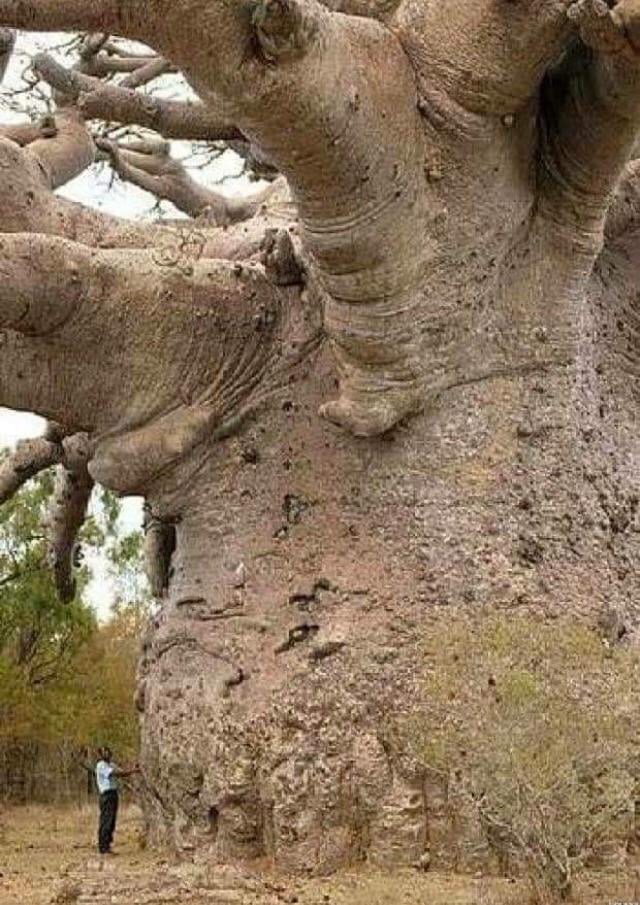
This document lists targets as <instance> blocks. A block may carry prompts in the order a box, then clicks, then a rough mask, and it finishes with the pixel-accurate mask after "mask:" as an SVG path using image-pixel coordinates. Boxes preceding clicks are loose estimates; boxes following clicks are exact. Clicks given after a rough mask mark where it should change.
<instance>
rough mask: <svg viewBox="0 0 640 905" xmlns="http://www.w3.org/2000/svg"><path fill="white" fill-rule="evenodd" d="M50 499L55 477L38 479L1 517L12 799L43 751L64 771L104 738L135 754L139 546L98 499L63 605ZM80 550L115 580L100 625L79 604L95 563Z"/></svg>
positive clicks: (3, 707)
mask: <svg viewBox="0 0 640 905" xmlns="http://www.w3.org/2000/svg"><path fill="white" fill-rule="evenodd" d="M4 455H6V453H5V454H3V456H4ZM53 493H54V479H53V475H52V473H51V472H50V471H46V472H42V473H41V474H40V475H38V476H37V477H35V478H34V479H33V480H32V481H30V482H29V483H28V484H27V485H25V487H23V488H22V490H21V491H20V493H18V494H17V495H16V496H14V497H13V498H12V499H11V500H10V501H9V502H8V503H7V504H6V505H5V506H4V507H3V508H2V509H0V749H1V750H2V756H3V760H4V764H5V774H6V778H5V783H4V784H5V786H7V789H6V790H5V791H9V792H10V793H12V792H15V790H12V789H11V785H12V781H13V780H16V778H18V779H19V778H20V777H22V779H21V780H20V783H21V784H22V785H24V783H25V779H24V777H25V774H29V772H30V771H31V772H33V771H34V770H35V760H36V758H37V757H38V756H40V755H41V754H42V751H43V749H46V751H47V752H49V755H48V756H51V752H57V756H58V763H59V764H60V763H62V762H63V761H64V764H65V767H64V769H65V772H67V771H68V763H69V759H70V757H71V756H73V757H74V758H75V756H76V755H77V752H78V751H80V750H81V749H84V748H86V747H92V746H95V745H97V744H99V743H101V742H103V741H105V740H106V739H109V740H110V743H111V744H113V745H114V746H117V747H118V749H119V750H120V751H122V752H123V753H124V754H125V755H126V756H129V755H133V754H135V752H136V749H137V735H138V729H137V717H136V713H135V708H134V705H133V691H134V683H135V664H136V657H137V650H138V638H139V635H140V630H141V627H142V624H143V621H144V619H145V616H146V611H147V603H146V596H145V588H144V580H143V578H142V569H141V555H142V538H141V535H140V534H139V533H136V532H132V533H130V534H124V535H123V534H122V532H121V531H120V530H119V526H118V520H119V515H120V504H119V502H118V500H117V499H116V498H115V497H114V496H113V495H112V494H108V493H107V492H104V493H102V494H101V495H100V497H99V499H98V500H97V501H96V506H95V507H94V511H93V513H92V514H91V515H90V517H89V518H88V519H87V520H86V522H85V524H84V526H83V529H82V532H81V534H80V536H79V546H78V549H77V551H76V553H75V556H74V558H75V561H76V569H75V574H74V579H75V595H74V597H73V599H72V600H70V601H69V602H63V601H62V600H61V599H60V596H59V594H58V593H57V589H56V586H55V580H54V576H53V573H52V571H51V570H50V568H49V562H48V556H49V554H48V545H47V538H46V533H45V531H44V530H43V524H44V522H45V520H46V518H47V512H48V511H49V509H50V505H51V499H52V495H53ZM83 549H84V550H89V551H93V553H100V554H101V555H103V556H105V557H106V558H107V560H108V562H109V563H110V565H111V569H112V571H113V573H114V580H115V581H116V593H117V602H116V604H115V605H114V610H113V613H112V614H111V618H110V619H109V620H107V621H106V622H105V623H103V624H101V623H100V622H99V621H98V619H97V617H96V614H95V612H94V610H93V609H92V607H91V605H90V603H89V602H88V601H87V599H86V590H87V586H88V584H89V582H90V580H91V578H92V571H91V567H90V565H89V564H88V563H90V562H91V560H92V557H91V556H89V557H87V558H86V559H85V558H84V556H83V554H82V552H81V551H82V550H83ZM63 755H64V756H63Z"/></svg>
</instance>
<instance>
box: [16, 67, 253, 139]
mask: <svg viewBox="0 0 640 905" xmlns="http://www.w3.org/2000/svg"><path fill="white" fill-rule="evenodd" d="M33 67H34V70H35V71H36V72H37V73H38V75H39V76H40V77H41V78H43V79H44V80H45V81H46V82H48V84H49V85H51V87H52V88H54V89H55V90H57V91H60V92H61V93H62V94H64V95H65V96H66V97H67V98H69V100H70V101H72V102H74V103H77V104H78V108H79V110H80V111H81V113H82V115H83V116H84V117H85V119H103V120H107V121H112V122H118V123H122V124H123V125H137V126H143V127H144V128H147V129H153V130H154V131H156V132H159V133H160V134H161V135H162V136H164V138H174V139H184V140H194V141H226V140H238V139H242V137H243V136H242V134H241V132H239V130H238V129H237V128H236V126H235V125H233V124H232V123H230V122H229V121H228V120H227V119H225V118H224V117H223V116H222V115H221V114H220V112H216V110H215V109H211V108H210V107H205V106H204V104H201V103H193V104H188V103H182V102H179V101H169V100H163V99H161V98H154V97H151V96H149V95H146V94H139V93H138V92H136V91H134V90H133V89H132V88H124V87H122V86H120V85H105V84H103V83H102V82H101V81H100V80H99V79H96V78H93V77H92V76H88V75H84V74H83V73H81V72H78V71H77V70H69V69H65V67H64V66H61V65H60V64H59V63H57V62H56V61H55V60H53V59H52V58H51V57H49V56H48V55H47V54H39V55H38V56H37V57H36V59H35V60H34V63H33Z"/></svg>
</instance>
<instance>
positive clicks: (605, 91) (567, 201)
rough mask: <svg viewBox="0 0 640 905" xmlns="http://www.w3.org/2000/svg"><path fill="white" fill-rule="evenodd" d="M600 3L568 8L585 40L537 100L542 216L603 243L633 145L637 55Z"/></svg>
mask: <svg viewBox="0 0 640 905" xmlns="http://www.w3.org/2000/svg"><path fill="white" fill-rule="evenodd" d="M615 12H616V10H614V11H613V12H612V11H611V10H609V8H608V7H607V6H606V4H604V3H603V2H602V0H588V2H580V3H579V4H576V6H575V7H573V16H574V21H575V22H576V24H577V25H578V26H579V27H580V29H581V34H582V37H583V39H584V40H585V41H586V40H588V41H590V42H591V44H592V45H593V46H592V47H585V46H584V44H581V45H579V46H576V47H575V48H574V50H573V51H572V52H571V53H570V54H569V55H567V57H566V58H565V59H564V61H563V62H562V64H561V65H560V66H559V67H558V68H557V69H556V70H555V71H554V72H553V73H552V74H551V75H550V76H549V78H548V80H547V82H546V84H545V90H544V92H543V98H542V109H543V118H542V125H543V139H542V153H543V158H542V159H543V171H542V181H541V187H540V190H541V195H540V205H539V209H540V213H541V215H542V216H543V217H547V218H549V219H551V220H553V221H554V222H555V223H558V224H564V225H565V226H567V225H568V226H570V227H575V228H576V230H577V234H578V235H582V236H583V238H584V240H585V241H586V242H587V244H589V243H593V241H594V240H595V241H596V242H597V243H599V242H600V241H601V238H602V229H603V226H604V218H605V215H606V212H607V208H608V206H609V198H610V195H611V193H612V192H613V191H614V189H615V187H616V185H617V184H618V181H619V179H620V176H621V174H622V172H623V170H624V167H625V164H626V162H627V160H628V158H629V154H630V153H631V150H632V149H633V147H634V144H635V142H636V138H637V134H638V127H639V123H640V55H638V54H636V53H635V51H634V50H633V49H632V48H631V47H630V45H629V41H628V37H627V33H626V30H625V29H624V28H623V27H622V25H621V24H620V20H619V19H616V18H615V17H614V15H613V13H615Z"/></svg>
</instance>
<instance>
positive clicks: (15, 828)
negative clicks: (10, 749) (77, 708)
mask: <svg viewBox="0 0 640 905" xmlns="http://www.w3.org/2000/svg"><path fill="white" fill-rule="evenodd" d="M95 825H96V813H95V806H93V807H89V806H86V807H82V808H68V809H64V810H55V809H52V808H41V807H25V808H13V809H10V810H4V811H0V905H52V903H56V905H67V903H69V905H71V903H77V905H174V903H175V905H178V903H179V905H284V903H299V905H529V903H530V902H531V901H532V899H531V894H530V891H529V890H528V889H527V887H526V885H525V884H524V883H514V882H509V881H506V880H495V879H490V878H481V877H461V876H450V875H443V874H436V873H424V872H418V871H413V870H406V871H398V872H394V873H392V874H391V873H383V872H379V871H372V870H368V869H364V868H363V869H361V870H357V871H352V872H347V873H344V874H341V875H339V876H335V877H331V878H328V879H314V880H307V881H300V880H290V879H287V878H283V877H281V876H276V875H274V874H271V873H269V872H268V871H267V870H263V871H261V872H258V871H257V870H256V867H255V865H252V866H251V867H250V868H247V869H246V870H242V869H238V868H227V867H220V866H209V865H202V864H197V863H192V862H184V861H182V862H179V861H177V860H175V859H174V858H171V857H168V856H166V855H163V854H162V853H159V852H152V851H149V850H146V849H143V848H142V847H141V843H140V839H141V819H140V814H139V812H138V811H137V809H135V808H133V807H130V808H125V809H124V810H123V813H122V815H121V819H120V822H119V827H118V833H117V839H116V842H117V850H118V852H119V855H118V856H117V857H112V858H100V857H98V856H97V855H96V854H95ZM631 873H632V874H634V872H631ZM574 902H576V903H578V905H614V903H640V880H639V879H638V875H634V876H627V877H621V876H615V875H613V874H611V875H607V876H599V877H598V878H595V877H592V878H590V879H588V880H587V881H586V882H585V883H583V884H582V885H581V886H580V888H579V889H578V890H577V891H576V894H575V897H574Z"/></svg>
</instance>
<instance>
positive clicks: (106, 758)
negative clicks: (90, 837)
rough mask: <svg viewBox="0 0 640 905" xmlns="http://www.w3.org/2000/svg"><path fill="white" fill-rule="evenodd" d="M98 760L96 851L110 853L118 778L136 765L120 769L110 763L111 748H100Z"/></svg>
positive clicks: (127, 773) (116, 809)
mask: <svg viewBox="0 0 640 905" xmlns="http://www.w3.org/2000/svg"><path fill="white" fill-rule="evenodd" d="M99 755H100V760H99V761H98V763H97V764H96V785H97V786H98V794H99V795H100V823H99V826H98V851H99V852H100V854H101V855H112V854H114V853H113V852H112V851H111V844H112V842H113V835H114V833H115V830H116V821H117V818H118V803H119V795H118V778H120V777H125V776H132V775H133V774H134V773H137V772H138V767H134V768H133V769H132V770H120V769H119V768H118V767H117V766H116V765H115V764H114V763H112V761H111V758H112V754H111V749H110V748H101V749H100V751H99Z"/></svg>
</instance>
